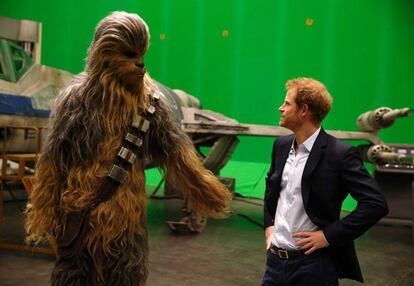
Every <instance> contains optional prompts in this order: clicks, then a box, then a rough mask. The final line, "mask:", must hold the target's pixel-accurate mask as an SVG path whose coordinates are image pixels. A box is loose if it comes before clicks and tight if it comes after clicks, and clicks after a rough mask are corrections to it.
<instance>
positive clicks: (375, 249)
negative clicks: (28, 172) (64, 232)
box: [0, 200, 414, 286]
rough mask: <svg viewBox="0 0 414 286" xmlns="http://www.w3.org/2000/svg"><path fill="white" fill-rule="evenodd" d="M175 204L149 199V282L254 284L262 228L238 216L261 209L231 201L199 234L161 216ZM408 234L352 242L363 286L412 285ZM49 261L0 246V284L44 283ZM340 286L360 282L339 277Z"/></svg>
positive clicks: (17, 234)
mask: <svg viewBox="0 0 414 286" xmlns="http://www.w3.org/2000/svg"><path fill="white" fill-rule="evenodd" d="M254 202H258V201H254ZM259 203H260V202H259ZM22 204H24V203H22ZM180 206H181V202H180V201H177V200H150V203H149V209H148V221H149V223H148V225H149V235H150V236H149V239H150V265H149V270H150V276H149V281H148V285H149V286H164V285H169V286H170V285H177V286H190V285H191V286H194V285H196V286H216V285H221V286H230V285H240V286H248V285H249V286H250V285H259V283H260V280H261V277H262V274H263V271H264V266H265V253H264V240H263V231H262V229H261V228H260V227H258V226H257V225H255V224H253V223H251V222H249V221H248V220H246V219H245V218H243V217H242V216H240V215H239V214H242V215H247V216H249V217H250V218H252V219H253V220H255V221H258V222H261V221H262V210H261V207H258V206H255V205H251V204H247V203H245V202H241V201H234V202H233V209H234V212H235V214H234V215H233V216H232V217H230V218H228V219H224V220H213V219H210V220H209V221H208V224H207V227H206V229H205V231H204V232H203V233H202V234H201V235H184V236H177V235H174V234H172V233H171V232H170V231H169V229H168V228H167V226H166V224H165V220H166V219H171V218H174V217H178V216H179V213H180V211H179V208H180ZM4 212H5V213H4V216H5V217H4V223H5V226H4V228H5V229H4V234H3V240H6V241H8V242H17V241H22V240H23V234H24V231H23V226H22V225H23V217H22V215H21V213H19V211H18V209H17V207H16V205H15V204H14V203H12V202H5V203H4ZM411 236H412V233H411V229H410V228H407V227H390V226H375V227H374V228H373V229H371V230H370V231H369V232H368V233H366V234H365V235H363V236H362V237H361V238H359V239H358V240H357V241H356V247H357V251H358V256H359V259H360V264H361V267H362V270H363V273H364V277H365V283H364V285H375V286H378V285H381V286H385V285H395V286H397V285H398V286H412V285H414V246H413V243H412V240H411ZM53 263H54V257H53V256H52V255H42V254H32V253H28V252H19V251H8V250H0V285H3V286H8V285H13V286H19V285H47V283H48V279H49V275H50V273H51V270H52V267H53ZM340 285H341V286H352V285H361V284H360V283H357V282H354V281H350V280H342V281H341V282H340ZM310 286H311V285H310Z"/></svg>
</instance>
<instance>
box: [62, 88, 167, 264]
mask: <svg viewBox="0 0 414 286" xmlns="http://www.w3.org/2000/svg"><path fill="white" fill-rule="evenodd" d="M159 100H160V95H159V93H158V92H153V93H152V102H153V105H150V106H149V108H147V110H146V111H145V112H144V114H142V115H138V114H134V117H133V120H132V122H131V124H130V126H129V127H128V131H127V133H126V135H125V137H124V140H123V142H122V145H121V147H120V149H119V151H118V153H117V155H116V157H115V159H114V163H113V165H112V167H111V170H110V171H109V173H108V175H107V176H106V178H105V180H104V182H103V183H102V185H101V186H100V188H99V189H98V191H97V197H96V198H95V199H94V200H93V201H92V202H91V203H90V204H89V205H88V207H87V208H85V209H83V210H79V211H74V212H69V213H66V214H63V215H62V220H61V222H62V230H61V231H60V233H59V234H58V235H57V237H56V242H57V248H58V255H59V256H61V255H64V254H65V253H72V254H73V251H79V250H80V248H81V245H82V242H83V240H84V238H85V236H86V233H87V231H88V221H89V216H90V214H91V212H92V210H93V209H95V208H96V207H97V206H99V204H101V203H103V202H105V201H108V200H109V199H110V198H111V197H112V196H113V195H114V194H115V192H116V191H117V190H118V187H119V186H120V185H121V184H123V183H124V182H125V181H126V180H127V178H128V173H129V172H130V171H131V169H132V166H133V164H134V162H135V161H136V159H137V157H138V156H142V154H143V147H144V138H145V135H146V134H147V133H148V130H149V127H150V121H149V120H148V119H149V118H150V117H151V116H152V115H153V114H154V113H155V111H156V108H155V105H156V104H157V103H158V101H159Z"/></svg>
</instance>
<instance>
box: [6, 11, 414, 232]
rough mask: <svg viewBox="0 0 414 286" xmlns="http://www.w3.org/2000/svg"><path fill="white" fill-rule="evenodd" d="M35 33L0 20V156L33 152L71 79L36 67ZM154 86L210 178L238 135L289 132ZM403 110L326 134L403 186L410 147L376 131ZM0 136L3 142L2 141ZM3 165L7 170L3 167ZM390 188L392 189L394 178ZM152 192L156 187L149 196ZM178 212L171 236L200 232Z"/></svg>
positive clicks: (191, 216) (195, 221)
mask: <svg viewBox="0 0 414 286" xmlns="http://www.w3.org/2000/svg"><path fill="white" fill-rule="evenodd" d="M40 34H41V24H39V23H35V22H32V21H24V20H22V21H19V20H13V19H9V18H6V17H0V125H2V127H1V128H0V132H2V133H1V134H0V146H2V148H3V149H2V152H3V155H4V154H6V153H10V152H13V153H35V152H36V151H37V149H36V148H38V144H37V143H38V142H40V138H39V136H40V135H39V134H41V133H40V131H39V132H34V131H33V128H35V129H36V128H37V129H39V130H41V129H42V128H45V127H46V126H47V118H48V116H49V112H50V107H51V105H52V103H53V100H54V98H55V97H56V96H57V94H58V91H59V89H60V88H62V87H63V86H64V85H65V84H67V83H68V82H69V81H70V79H71V77H72V75H71V74H70V73H68V72H66V71H63V70H57V69H53V68H49V67H46V66H42V65H40V64H39V61H40ZM157 84H158V87H159V92H160V93H161V95H162V96H163V97H164V98H165V100H166V101H167V102H168V103H169V104H170V105H171V107H172V110H173V111H174V116H175V119H176V120H177V121H178V122H179V123H180V124H181V127H182V129H183V130H184V131H185V132H186V133H187V134H188V135H189V136H190V137H191V138H192V140H193V143H194V145H195V147H196V148H197V150H199V151H200V155H201V156H202V159H203V162H204V165H205V166H206V167H207V168H208V169H210V170H211V171H212V172H213V173H215V174H216V175H219V173H220V170H221V169H222V168H223V167H224V166H225V165H226V163H227V162H228V161H229V159H230V158H231V156H232V155H233V152H234V150H235V148H236V146H237V144H238V142H239V140H238V136H270V137H279V136H284V135H287V134H289V133H290V131H289V130H287V129H285V128H283V127H279V126H265V125H254V124H241V123H239V122H237V121H236V120H234V119H231V118H228V117H226V116H224V115H222V114H219V113H216V112H213V111H210V110H204V109H201V108H200V102H199V101H198V100H197V99H196V98H195V97H193V96H191V95H189V94H187V93H185V92H184V91H181V90H171V89H169V88H167V87H165V86H163V85H162V84H160V83H157ZM409 112H410V110H409V109H408V108H404V109H398V110H392V109H390V108H386V107H383V108H379V109H377V110H375V111H371V112H367V113H364V114H362V115H361V116H360V117H359V118H358V120H357V125H358V126H359V128H360V130H361V132H350V131H335V130H328V131H327V132H328V133H330V134H331V135H333V136H335V137H337V138H339V139H343V140H359V141H361V140H362V141H366V142H367V144H366V145H361V146H358V148H359V150H360V152H361V154H362V156H363V158H364V160H365V161H367V162H370V163H372V164H374V166H375V170H376V171H375V176H376V178H377V179H378V180H379V182H380V183H382V182H383V180H385V181H384V182H387V183H384V184H388V182H391V178H386V176H388V174H391V173H393V174H394V173H398V174H399V175H401V176H403V177H404V178H407V182H408V180H412V177H410V176H412V174H413V172H414V171H413V164H412V159H413V156H414V151H413V150H414V146H411V145H404V146H399V145H398V146H397V145H385V144H384V143H383V142H382V141H381V139H380V138H379V137H378V136H377V133H378V130H379V129H381V128H384V127H388V126H390V125H391V124H392V123H393V122H394V120H395V119H396V118H397V117H401V116H407V115H408V114H409ZM15 126H17V127H18V128H15ZM6 138H7V140H4V139H6ZM203 147H209V148H208V152H206V154H203V152H201V149H203ZM3 158H4V156H3ZM10 163H12V162H10ZM3 166H5V167H6V168H7V166H6V165H4V164H3ZM152 166H153V164H152V163H151V162H148V167H152ZM408 177H409V178H410V179H408ZM219 178H220V179H221V180H222V181H223V182H224V183H225V184H226V185H227V186H228V187H229V189H233V190H234V185H235V182H234V179H232V178H221V177H219ZM3 181H4V180H3V179H2V182H3ZM390 184H391V183H390ZM160 185H161V184H160ZM390 186H391V185H390ZM392 186H394V187H395V184H394V180H392ZM390 188H391V187H390ZM404 188H405V187H404ZM165 189H166V193H167V194H174V195H177V194H179V191H176V190H174V189H172V188H171V187H170V186H169V184H168V182H166V184H165ZM156 191H157V189H156V190H155V191H154V193H153V195H154V194H155V193H156ZM399 191H401V192H404V193H405V192H406V191H405V190H404V191H403V190H399ZM0 195H1V194H0ZM0 203H1V201H0ZM397 209H398V207H397ZM407 209H410V208H407ZM183 210H184V212H185V215H184V217H183V218H182V219H181V220H180V221H169V222H167V223H168V225H169V227H170V228H171V229H172V230H173V231H177V232H182V231H184V232H195V233H198V232H201V231H202V230H203V228H204V226H205V224H206V218H204V217H201V216H199V215H197V214H196V213H194V212H191V211H190V210H188V209H187V207H184V208H183ZM0 235H1V223H0Z"/></svg>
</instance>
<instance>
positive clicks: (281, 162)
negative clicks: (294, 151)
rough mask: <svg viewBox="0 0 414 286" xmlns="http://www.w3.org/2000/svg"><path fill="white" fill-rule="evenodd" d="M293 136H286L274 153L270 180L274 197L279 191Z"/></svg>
mask: <svg viewBox="0 0 414 286" xmlns="http://www.w3.org/2000/svg"><path fill="white" fill-rule="evenodd" d="M293 138H294V137H293V135H292V136H289V137H288V138H286V141H284V142H283V143H281V144H280V145H279V146H278V149H277V151H276V154H275V158H274V159H275V169H274V172H273V174H272V176H271V180H272V181H273V182H274V186H275V187H276V188H275V189H274V190H275V194H274V195H275V196H276V197H277V196H278V195H279V192H280V183H281V180H282V173H283V169H284V167H285V164H286V160H287V158H288V155H289V151H290V147H291V146H292V142H293Z"/></svg>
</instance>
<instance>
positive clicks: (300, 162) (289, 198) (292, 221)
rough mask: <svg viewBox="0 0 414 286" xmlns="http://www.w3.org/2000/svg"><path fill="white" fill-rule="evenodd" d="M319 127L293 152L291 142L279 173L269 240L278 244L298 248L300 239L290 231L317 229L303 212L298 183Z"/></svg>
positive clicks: (293, 148)
mask: <svg viewBox="0 0 414 286" xmlns="http://www.w3.org/2000/svg"><path fill="white" fill-rule="evenodd" d="M320 130H321V128H319V129H318V130H316V131H315V133H313V134H312V135H311V136H310V137H309V138H308V139H306V141H305V142H303V144H300V145H299V146H298V151H297V153H295V140H296V139H294V140H293V142H292V146H291V148H290V151H289V157H288V159H287V160H286V164H285V167H284V169H283V173H282V180H281V186H280V187H281V190H280V195H279V200H278V202H277V209H276V214H275V228H274V230H273V233H272V237H271V240H272V243H273V244H274V245H276V246H277V247H279V248H284V249H288V250H293V249H298V247H296V246H295V242H296V241H297V240H299V239H298V238H293V237H292V235H293V234H294V233H295V232H298V231H315V230H317V229H318V227H317V226H316V225H315V224H314V223H312V221H311V220H310V219H309V217H308V215H307V214H306V211H305V208H304V206H303V199H302V187H301V184H302V175H303V170H304V169H305V165H306V162H307V160H308V157H309V154H310V152H311V150H312V147H313V144H314V143H315V140H316V138H317V137H318V134H319V131H320Z"/></svg>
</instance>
